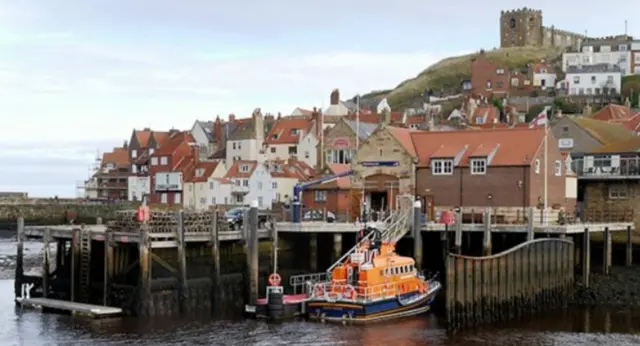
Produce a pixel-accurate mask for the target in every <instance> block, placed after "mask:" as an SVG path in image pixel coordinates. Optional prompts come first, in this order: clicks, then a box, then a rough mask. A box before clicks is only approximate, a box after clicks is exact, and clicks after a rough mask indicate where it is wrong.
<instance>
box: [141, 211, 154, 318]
mask: <svg viewBox="0 0 640 346" xmlns="http://www.w3.org/2000/svg"><path fill="white" fill-rule="evenodd" d="M138 264H139V266H140V272H139V278H138V304H139V305H138V315H140V316H150V315H152V313H153V306H152V304H153V300H152V297H151V241H150V239H149V225H148V224H146V223H143V224H142V225H140V242H139V243H138Z"/></svg>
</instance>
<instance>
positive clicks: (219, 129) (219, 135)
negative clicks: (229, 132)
mask: <svg viewBox="0 0 640 346" xmlns="http://www.w3.org/2000/svg"><path fill="white" fill-rule="evenodd" d="M212 131H213V136H214V141H215V142H217V143H222V142H223V141H224V124H223V123H222V120H220V116H219V115H218V116H217V117H216V121H215V122H214V123H213V129H212Z"/></svg>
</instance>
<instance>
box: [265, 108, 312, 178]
mask: <svg viewBox="0 0 640 346" xmlns="http://www.w3.org/2000/svg"><path fill="white" fill-rule="evenodd" d="M319 115H320V113H318V112H314V113H313V114H312V115H311V117H310V118H305V117H285V118H279V119H276V122H275V124H274V125H273V127H272V128H271V130H270V131H269V132H268V133H267V136H266V138H265V139H264V142H263V151H264V155H265V157H266V159H267V160H287V159H289V158H294V159H296V160H300V161H302V162H305V163H307V164H309V165H315V164H316V162H317V157H316V155H317V152H316V145H317V144H318V138H319V137H320V135H321V131H322V122H321V120H320V119H319V118H320V116H319Z"/></svg>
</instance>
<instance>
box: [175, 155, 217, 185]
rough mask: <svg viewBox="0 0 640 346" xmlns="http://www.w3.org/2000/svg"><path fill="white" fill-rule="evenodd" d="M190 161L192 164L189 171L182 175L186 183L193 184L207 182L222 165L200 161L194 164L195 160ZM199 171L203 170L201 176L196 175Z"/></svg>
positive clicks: (186, 170)
mask: <svg viewBox="0 0 640 346" xmlns="http://www.w3.org/2000/svg"><path fill="white" fill-rule="evenodd" d="M189 161H190V162H191V164H190V165H189V166H188V168H187V169H185V170H184V171H182V175H183V177H184V181H187V182H191V183H202V182H206V181H207V179H209V177H211V175H212V174H213V172H214V171H215V170H216V168H218V165H219V164H220V163H219V162H218V161H198V162H197V163H196V164H193V160H189ZM198 170H202V174H201V175H197V174H196V173H197V171H198Z"/></svg>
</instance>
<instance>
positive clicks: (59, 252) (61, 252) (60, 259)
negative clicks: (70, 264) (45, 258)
mask: <svg viewBox="0 0 640 346" xmlns="http://www.w3.org/2000/svg"><path fill="white" fill-rule="evenodd" d="M65 244H66V240H63V239H57V240H56V272H58V273H60V271H61V270H62V267H64V259H65V250H66V249H65V248H66V246H65Z"/></svg>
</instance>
